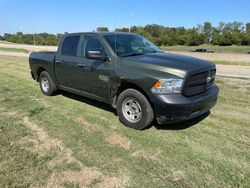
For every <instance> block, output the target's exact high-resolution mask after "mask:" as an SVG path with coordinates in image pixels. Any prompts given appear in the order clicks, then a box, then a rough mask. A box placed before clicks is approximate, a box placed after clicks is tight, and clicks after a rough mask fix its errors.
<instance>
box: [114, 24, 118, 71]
mask: <svg viewBox="0 0 250 188" xmlns="http://www.w3.org/2000/svg"><path fill="white" fill-rule="evenodd" d="M116 27H117V25H116V20H115V31H114V32H115V54H114V56H115V64H114V69H115V70H116Z"/></svg>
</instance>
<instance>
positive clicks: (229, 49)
mask: <svg viewBox="0 0 250 188" xmlns="http://www.w3.org/2000/svg"><path fill="white" fill-rule="evenodd" d="M197 48H205V49H207V50H209V51H214V52H217V53H240V54H242V53H243V54H245V53H247V52H248V51H250V46H235V45H232V46H212V45H205V44H204V45H200V46H162V47H161V49H162V50H166V51H193V50H195V49H197Z"/></svg>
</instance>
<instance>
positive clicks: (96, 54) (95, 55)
mask: <svg viewBox="0 0 250 188" xmlns="http://www.w3.org/2000/svg"><path fill="white" fill-rule="evenodd" d="M86 58H88V59H99V60H107V59H108V56H107V55H104V54H102V53H101V51H98V50H89V51H87V53H86Z"/></svg>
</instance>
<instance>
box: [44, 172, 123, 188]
mask: <svg viewBox="0 0 250 188" xmlns="http://www.w3.org/2000/svg"><path fill="white" fill-rule="evenodd" d="M68 182H70V183H74V184H78V185H79V186H80V187H88V186H91V185H93V184H95V187H100V188H103V187H109V188H115V187H117V188H118V187H124V186H125V185H126V182H122V181H121V179H119V178H117V177H109V176H106V175H104V174H103V173H102V172H100V171H99V170H97V169H94V168H83V169H82V170H81V171H65V172H62V173H55V174H53V175H52V176H51V178H50V180H49V183H48V184H47V186H48V187H63V183H68Z"/></svg>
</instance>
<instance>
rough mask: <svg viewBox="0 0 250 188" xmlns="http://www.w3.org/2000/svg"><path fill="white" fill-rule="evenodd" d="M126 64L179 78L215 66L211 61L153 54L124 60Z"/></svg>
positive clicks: (166, 54)
mask: <svg viewBox="0 0 250 188" xmlns="http://www.w3.org/2000/svg"><path fill="white" fill-rule="evenodd" d="M124 63H125V64H130V65H134V66H140V67H143V68H148V69H154V70H159V71H161V72H167V73H171V74H174V75H177V76H181V77H185V76H186V75H187V74H189V73H195V72H199V71H202V70H204V69H212V68H214V67H215V65H214V64H213V63H211V62H209V61H206V60H202V59H198V58H194V57H189V56H184V55H178V54H169V53H152V54H145V55H138V56H131V57H126V58H124Z"/></svg>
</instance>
